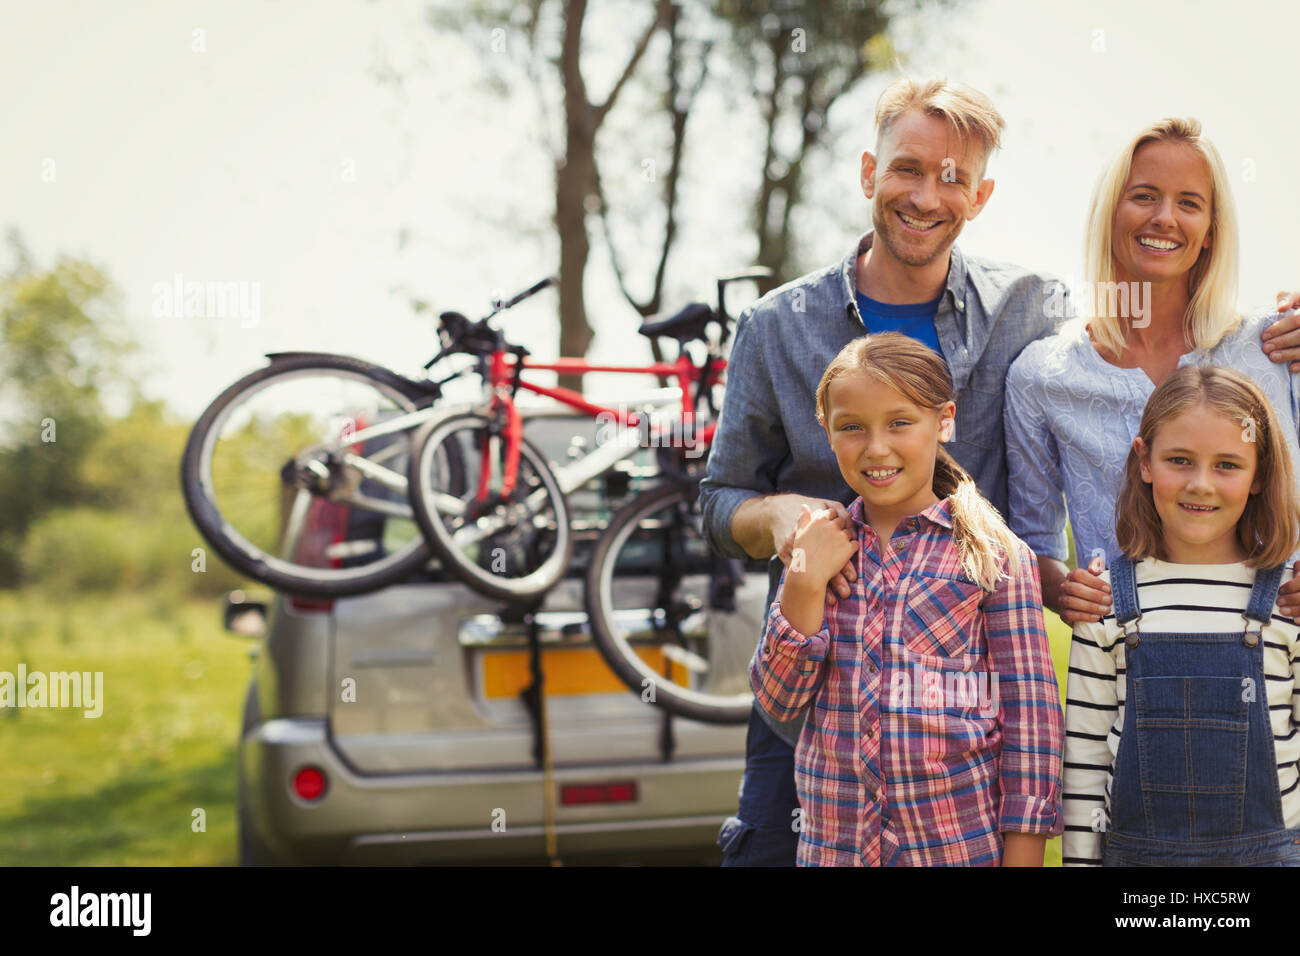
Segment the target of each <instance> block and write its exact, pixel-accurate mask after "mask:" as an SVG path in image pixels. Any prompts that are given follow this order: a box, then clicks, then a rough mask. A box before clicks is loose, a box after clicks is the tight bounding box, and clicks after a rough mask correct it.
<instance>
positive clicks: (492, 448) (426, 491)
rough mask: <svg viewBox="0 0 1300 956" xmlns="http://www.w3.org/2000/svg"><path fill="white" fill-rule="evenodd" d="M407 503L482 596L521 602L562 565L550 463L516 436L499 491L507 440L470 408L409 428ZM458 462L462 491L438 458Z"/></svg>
mask: <svg viewBox="0 0 1300 956" xmlns="http://www.w3.org/2000/svg"><path fill="white" fill-rule="evenodd" d="M414 443H415V451H414V454H413V456H412V459H411V464H410V471H409V474H408V478H409V482H410V487H411V503H412V505H413V507H414V510H415V517H416V520H417V521H418V522H419V525H420V529H421V530H422V531H423V532H424V536H425V539H426V540H427V541H428V542H429V545H430V546H431V547H432V548H433V551H434V553H435V554H437V555H438V557H439V558H440V559H441V561H442V566H443V567H444V568H445V569H447V570H448V571H450V572H451V573H452V574H455V575H456V576H457V577H459V578H460V579H461V580H462V581H464V582H465V583H466V584H467V585H469V586H470V587H472V588H474V589H475V590H476V591H478V592H480V593H481V594H485V595H487V596H488V597H491V598H496V599H497V600H501V601H506V602H509V603H511V604H524V603H529V602H531V601H533V600H534V599H535V598H537V597H540V596H541V595H542V594H544V593H545V592H546V591H548V590H549V589H550V588H551V587H553V586H554V585H555V583H556V582H557V581H559V580H560V578H561V577H563V576H564V572H565V571H566V570H567V569H568V567H569V560H570V558H571V557H572V554H573V534H572V531H571V530H570V528H569V507H568V502H567V501H565V498H564V494H563V493H562V492H561V491H560V486H559V484H558V483H557V482H556V480H555V475H554V474H553V473H552V471H551V468H550V465H548V464H547V462H546V459H545V458H544V457H543V456H542V454H541V453H540V452H539V451H538V450H537V449H536V448H535V447H534V446H533V445H532V444H531V443H530V442H529V441H528V440H527V439H522V440H521V442H520V450H519V466H518V474H517V479H516V483H515V487H514V489H513V491H512V493H511V494H510V495H509V496H508V497H503V495H502V491H503V485H502V476H503V472H504V466H505V459H506V442H505V439H504V438H503V437H501V436H499V435H496V434H493V431H492V427H491V421H490V420H489V419H488V418H487V417H486V416H484V415H481V414H479V413H477V412H459V413H453V414H451V415H449V416H446V417H443V418H439V419H435V420H434V421H431V422H429V423H427V424H426V425H424V426H422V427H421V428H420V430H419V431H418V432H417V433H416V436H415V439H414ZM449 458H454V459H456V460H459V461H461V462H463V463H464V473H463V477H464V483H463V485H462V488H463V490H462V491H458V490H457V489H455V488H452V487H449V486H448V485H447V483H446V480H445V477H446V474H447V472H446V471H445V469H442V468H440V467H439V466H438V462H439V461H440V460H443V459H449Z"/></svg>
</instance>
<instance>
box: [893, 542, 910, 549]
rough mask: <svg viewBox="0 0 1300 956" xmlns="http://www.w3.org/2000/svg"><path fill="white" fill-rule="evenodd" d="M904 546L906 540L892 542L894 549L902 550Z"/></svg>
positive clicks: (905, 545)
mask: <svg viewBox="0 0 1300 956" xmlns="http://www.w3.org/2000/svg"><path fill="white" fill-rule="evenodd" d="M906 547H907V542H906V541H901V540H900V541H895V542H894V550H895V551H902V550H903V549H904V548H906Z"/></svg>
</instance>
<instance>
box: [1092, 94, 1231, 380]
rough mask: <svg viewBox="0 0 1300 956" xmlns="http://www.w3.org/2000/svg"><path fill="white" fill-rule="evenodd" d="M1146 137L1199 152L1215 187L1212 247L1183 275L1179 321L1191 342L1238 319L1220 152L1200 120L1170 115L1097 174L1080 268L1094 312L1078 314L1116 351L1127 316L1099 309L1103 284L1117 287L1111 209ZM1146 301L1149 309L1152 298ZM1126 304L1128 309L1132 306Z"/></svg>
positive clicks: (1212, 337)
mask: <svg viewBox="0 0 1300 956" xmlns="http://www.w3.org/2000/svg"><path fill="white" fill-rule="evenodd" d="M1148 143H1182V144H1184V145H1185V146H1189V147H1191V148H1192V149H1194V150H1196V151H1197V152H1198V153H1200V154H1201V156H1202V157H1204V159H1205V162H1206V165H1207V166H1209V169H1210V182H1211V186H1212V189H1213V195H1212V196H1210V197H1209V202H1210V231H1209V233H1208V235H1209V237H1210V248H1208V249H1202V250H1201V254H1200V257H1199V258H1198V259H1197V260H1196V264H1195V265H1193V266H1192V268H1191V270H1190V271H1189V272H1188V274H1187V293H1188V295H1189V296H1190V301H1189V302H1188V305H1187V317H1186V321H1185V324H1184V326H1183V328H1184V335H1185V336H1186V339H1187V344H1188V345H1189V346H1190V347H1192V348H1198V349H1208V348H1213V347H1214V346H1215V345H1217V344H1218V342H1219V340H1220V339H1221V338H1223V336H1224V335H1226V334H1227V333H1228V332H1230V331H1232V330H1233V329H1234V328H1235V327H1236V325H1237V323H1238V322H1239V321H1240V319H1241V314H1240V313H1239V312H1238V311H1237V210H1236V206H1235V205H1234V204H1233V201H1232V188H1231V185H1230V184H1229V182H1228V172H1227V170H1226V169H1225V168H1224V166H1223V160H1222V159H1221V158H1220V157H1219V151H1218V150H1217V149H1215V148H1214V144H1213V143H1212V142H1210V140H1209V138H1208V137H1206V136H1203V135H1202V134H1201V122H1200V120H1197V119H1193V118H1192V117H1169V118H1166V119H1162V120H1158V121H1157V122H1154V123H1152V124H1151V125H1149V126H1147V127H1146V128H1145V129H1143V130H1141V131H1139V132H1138V134H1137V135H1136V136H1134V137H1133V139H1132V140H1131V141H1130V142H1129V143H1128V145H1126V146H1125V147H1124V148H1123V149H1121V150H1120V151H1119V152H1118V153H1117V154H1116V155H1115V158H1114V159H1113V160H1111V162H1110V164H1109V165H1108V166H1107V167H1106V168H1105V169H1104V170H1103V171H1102V174H1101V178H1100V179H1098V180H1097V185H1096V188H1095V189H1094V190H1093V193H1092V204H1091V206H1090V207H1089V210H1088V231H1087V234H1086V235H1085V237H1084V260H1085V268H1084V271H1085V273H1086V278H1087V280H1088V282H1089V283H1091V285H1092V288H1093V289H1095V290H1098V291H1097V293H1096V295H1095V296H1094V299H1093V302H1094V307H1093V310H1092V314H1090V315H1083V316H1081V317H1082V318H1084V319H1086V321H1087V327H1088V330H1089V331H1090V332H1091V333H1092V337H1093V341H1095V342H1096V343H1097V344H1098V345H1101V346H1104V347H1105V348H1106V349H1107V351H1109V352H1111V353H1112V354H1113V355H1120V354H1121V353H1123V351H1124V341H1125V337H1126V336H1127V335H1128V331H1129V325H1130V316H1122V315H1111V314H1109V313H1110V311H1111V310H1110V309H1109V307H1107V308H1105V309H1099V308H1097V307H1096V303H1099V302H1102V301H1105V302H1108V303H1109V301H1110V299H1109V296H1108V295H1104V294H1103V291H1102V290H1111V289H1114V288H1115V287H1114V285H1113V283H1114V282H1115V260H1114V253H1113V251H1112V250H1111V241H1112V238H1113V232H1114V230H1113V224H1114V221H1115V210H1116V208H1117V207H1118V206H1119V200H1120V196H1121V195H1122V194H1123V192H1124V184H1125V183H1126V182H1128V177H1129V173H1130V172H1131V171H1132V169H1133V157H1134V155H1135V154H1136V153H1137V151H1138V150H1139V149H1141V148H1142V147H1143V146H1145V145H1147V144H1148ZM1120 301H1123V300H1122V299H1121V300H1120ZM1147 308H1148V309H1150V304H1149V303H1148V305H1147ZM1126 311H1128V312H1129V313H1130V315H1131V313H1132V309H1128V310H1126Z"/></svg>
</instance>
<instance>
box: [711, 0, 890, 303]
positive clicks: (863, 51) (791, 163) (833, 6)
mask: <svg viewBox="0 0 1300 956" xmlns="http://www.w3.org/2000/svg"><path fill="white" fill-rule="evenodd" d="M883 6H884V4H883V3H882V2H881V0H800V2H799V3H798V4H791V3H789V2H786V0H718V4H717V12H718V15H719V16H720V17H722V18H723V19H725V20H726V21H727V22H728V23H729V24H730V25H731V31H730V35H731V38H732V39H731V43H730V44H729V48H730V50H731V52H732V54H733V55H734V56H736V57H737V58H738V59H739V61H740V62H741V64H742V65H743V67H744V69H743V70H742V75H744V76H752V77H755V78H762V79H761V80H757V81H756V83H755V87H756V92H757V93H758V94H759V97H760V102H761V109H762V113H763V121H764V126H765V130H766V137H765V143H764V148H763V158H762V163H763V169H762V181H761V186H760V188H759V194H758V197H757V202H756V204H755V208H754V217H753V225H754V230H755V233H756V234H757V236H758V254H757V257H756V258H757V261H758V263H759V264H760V265H764V266H767V267H769V268H770V269H771V270H772V273H773V276H774V278H773V279H772V280H769V281H768V282H766V283H761V284H760V288H761V289H762V290H763V291H767V289H768V288H770V287H772V286H774V285H776V284H778V283H779V282H782V281H785V279H787V278H789V277H790V275H791V273H792V271H793V270H792V266H793V264H794V241H793V236H792V232H791V212H792V211H793V210H794V209H795V208H796V207H797V206H798V205H799V203H800V202H801V200H802V198H803V178H802V177H803V171H804V166H805V162H806V161H807V159H808V157H809V155H810V154H811V153H812V152H813V151H814V150H816V149H817V148H819V147H820V146H821V145H822V144H823V142H824V139H825V136H826V131H827V129H828V124H827V115H828V114H829V112H830V109H831V107H832V106H833V105H834V104H835V102H836V101H837V100H839V99H840V98H841V97H842V96H844V95H845V94H846V93H848V92H849V91H850V90H851V89H852V88H853V87H854V86H855V84H857V83H858V82H859V81H861V80H862V79H863V78H864V77H865V76H867V75H868V73H870V72H872V71H873V70H877V69H882V68H884V67H885V66H887V65H888V64H889V63H890V62H891V61H893V60H894V59H895V58H896V57H895V53H894V49H893V44H892V43H891V42H890V40H889V37H888V34H887V33H886V32H885V31H886V30H887V28H888V27H889V23H890V14H888V13H886V12H885V11H884V9H882V8H883Z"/></svg>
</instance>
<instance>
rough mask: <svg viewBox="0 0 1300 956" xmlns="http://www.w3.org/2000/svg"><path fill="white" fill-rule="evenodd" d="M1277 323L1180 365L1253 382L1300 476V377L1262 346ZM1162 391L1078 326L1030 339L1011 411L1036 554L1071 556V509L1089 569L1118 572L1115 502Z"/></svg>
mask: <svg viewBox="0 0 1300 956" xmlns="http://www.w3.org/2000/svg"><path fill="white" fill-rule="evenodd" d="M1277 319H1278V315H1277V314H1276V313H1273V314H1267V315H1260V316H1255V317H1252V318H1247V319H1243V320H1242V321H1241V323H1240V324H1239V325H1238V326H1237V328H1236V329H1235V330H1234V331H1232V332H1230V333H1228V334H1227V335H1225V336H1224V337H1223V339H1222V340H1220V342H1219V344H1218V345H1216V346H1215V347H1214V348H1212V349H1194V350H1193V351H1191V352H1188V353H1187V354H1186V355H1184V356H1182V357H1181V358H1180V359H1179V360H1178V366H1179V367H1180V368H1181V367H1183V366H1185V365H1221V366H1226V367H1227V368H1232V369H1236V370H1237V371H1238V372H1241V373H1243V374H1244V375H1246V376H1248V377H1249V378H1251V379H1253V380H1254V381H1255V383H1256V384H1257V385H1259V387H1260V388H1261V389H1262V390H1263V392H1264V394H1265V395H1266V396H1267V397H1268V400H1269V402H1270V403H1271V404H1272V406H1273V411H1274V412H1275V413H1276V415H1277V418H1278V420H1279V422H1281V425H1282V430H1283V432H1284V433H1285V437H1286V444H1287V447H1288V448H1289V449H1290V451H1291V462H1292V464H1293V465H1295V466H1296V474H1297V475H1300V445H1298V444H1297V435H1298V434H1300V388H1298V384H1300V376H1293V375H1292V374H1291V373H1290V372H1289V371H1288V370H1287V365H1286V364H1285V363H1281V364H1278V363H1274V362H1271V361H1269V359H1268V356H1266V355H1265V354H1264V353H1263V351H1262V350H1261V349H1260V333H1261V332H1262V331H1263V330H1264V329H1266V328H1267V327H1268V326H1269V325H1271V324H1272V323H1273V322H1275V321H1276V320H1277ZM1153 391H1155V385H1153V384H1152V382H1151V379H1149V378H1147V374H1146V372H1144V371H1142V369H1140V368H1117V367H1116V366H1114V365H1111V364H1110V363H1108V362H1106V361H1105V360H1104V359H1102V357H1101V356H1100V355H1099V354H1097V350H1096V349H1095V348H1094V347H1093V345H1092V342H1091V341H1090V340H1089V338H1088V335H1087V332H1086V331H1085V330H1084V326H1083V323H1082V322H1081V321H1077V320H1076V321H1073V322H1070V323H1068V324H1067V325H1066V326H1065V327H1063V328H1062V329H1061V331H1060V332H1058V333H1057V334H1055V335H1052V336H1049V337H1048V338H1045V339H1039V340H1038V341H1037V342H1031V343H1030V344H1029V345H1028V346H1026V347H1025V350H1024V351H1023V352H1021V353H1020V356H1019V358H1017V359H1016V360H1015V362H1014V363H1012V365H1011V368H1010V370H1009V371H1008V373H1007V394H1006V405H1005V409H1004V415H1005V425H1006V441H1007V470H1008V477H1009V481H1008V484H1009V486H1010V487H1009V491H1010V495H1009V499H1008V508H1009V511H1010V514H1009V515H1008V516H1007V517H1008V521H1009V524H1010V525H1011V530H1012V531H1014V532H1015V533H1016V534H1017V535H1018V536H1019V537H1020V538H1021V539H1022V540H1023V541H1024V542H1025V543H1026V544H1027V545H1029V547H1031V548H1032V549H1033V550H1034V552H1035V553H1036V554H1040V555H1041V554H1046V555H1050V556H1052V557H1054V558H1059V559H1060V560H1062V561H1064V560H1066V558H1067V546H1066V538H1065V516H1066V506H1067V505H1068V506H1069V515H1070V527H1071V528H1072V529H1073V531H1074V545H1075V552H1076V556H1077V558H1078V562H1079V564H1080V565H1085V564H1087V562H1088V560H1089V558H1090V556H1091V555H1092V554H1094V553H1095V552H1098V551H1101V552H1104V553H1105V555H1106V563H1107V566H1109V565H1110V562H1111V561H1112V560H1113V559H1114V557H1115V556H1116V555H1117V554H1118V552H1119V547H1118V545H1117V544H1116V542H1115V500H1116V499H1117V498H1118V497H1119V490H1120V485H1121V484H1122V482H1123V478H1124V465H1125V462H1126V461H1127V460H1128V452H1129V448H1130V447H1131V446H1132V444H1133V439H1134V438H1136V437H1137V432H1138V423H1139V422H1140V421H1141V420H1142V410H1143V408H1145V407H1146V403H1147V399H1148V398H1150V397H1151V393H1152V392H1153ZM1063 494H1064V500H1062V495H1063Z"/></svg>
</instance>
